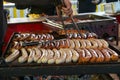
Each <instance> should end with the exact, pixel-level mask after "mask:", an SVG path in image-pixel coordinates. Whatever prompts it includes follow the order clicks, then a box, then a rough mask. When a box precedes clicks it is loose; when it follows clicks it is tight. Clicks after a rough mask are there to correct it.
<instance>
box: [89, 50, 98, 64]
mask: <svg viewBox="0 0 120 80" xmlns="http://www.w3.org/2000/svg"><path fill="white" fill-rule="evenodd" d="M88 50H89V52H90V53H91V55H92V57H91V59H90V62H91V63H95V62H96V60H97V58H98V55H97V53H96V52H95V51H94V50H93V49H88Z"/></svg>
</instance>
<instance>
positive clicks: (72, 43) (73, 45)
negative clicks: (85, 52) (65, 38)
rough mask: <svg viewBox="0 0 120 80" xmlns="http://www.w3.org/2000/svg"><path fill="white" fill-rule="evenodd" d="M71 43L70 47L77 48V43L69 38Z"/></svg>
mask: <svg viewBox="0 0 120 80" xmlns="http://www.w3.org/2000/svg"><path fill="white" fill-rule="evenodd" d="M69 43H70V47H69V48H72V49H73V48H75V43H74V41H73V40H69Z"/></svg>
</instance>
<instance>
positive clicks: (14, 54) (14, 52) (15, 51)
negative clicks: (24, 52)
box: [5, 49, 20, 62]
mask: <svg viewBox="0 0 120 80" xmlns="http://www.w3.org/2000/svg"><path fill="white" fill-rule="evenodd" d="M19 53H20V51H19V50H18V49H13V50H12V53H11V54H10V55H9V56H7V57H6V58H5V62H12V61H13V60H15V59H16V58H17V57H18V56H19Z"/></svg>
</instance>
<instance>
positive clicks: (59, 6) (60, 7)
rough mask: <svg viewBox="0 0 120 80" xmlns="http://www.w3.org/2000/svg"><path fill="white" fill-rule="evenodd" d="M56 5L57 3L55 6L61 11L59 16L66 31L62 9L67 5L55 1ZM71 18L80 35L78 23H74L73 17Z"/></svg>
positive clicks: (60, 0) (61, 1) (61, 0)
mask: <svg viewBox="0 0 120 80" xmlns="http://www.w3.org/2000/svg"><path fill="white" fill-rule="evenodd" d="M54 3H55V6H56V7H57V9H58V10H59V11H58V14H59V17H60V20H61V22H62V25H63V28H64V30H65V23H64V18H63V14H62V11H61V9H62V7H63V6H65V3H64V1H63V0H54ZM69 18H70V19H71V21H72V23H73V25H74V27H75V29H76V30H77V31H78V33H80V30H79V27H78V25H77V23H76V22H75V21H74V19H73V17H72V16H69Z"/></svg>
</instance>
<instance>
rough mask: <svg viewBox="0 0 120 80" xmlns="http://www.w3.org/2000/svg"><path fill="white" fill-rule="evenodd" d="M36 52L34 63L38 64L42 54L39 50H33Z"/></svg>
mask: <svg viewBox="0 0 120 80" xmlns="http://www.w3.org/2000/svg"><path fill="white" fill-rule="evenodd" d="M33 49H34V50H35V53H36V54H35V55H34V62H37V60H38V59H39V58H40V57H41V55H42V53H41V51H40V50H39V49H38V48H36V47H35V48H33Z"/></svg>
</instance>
